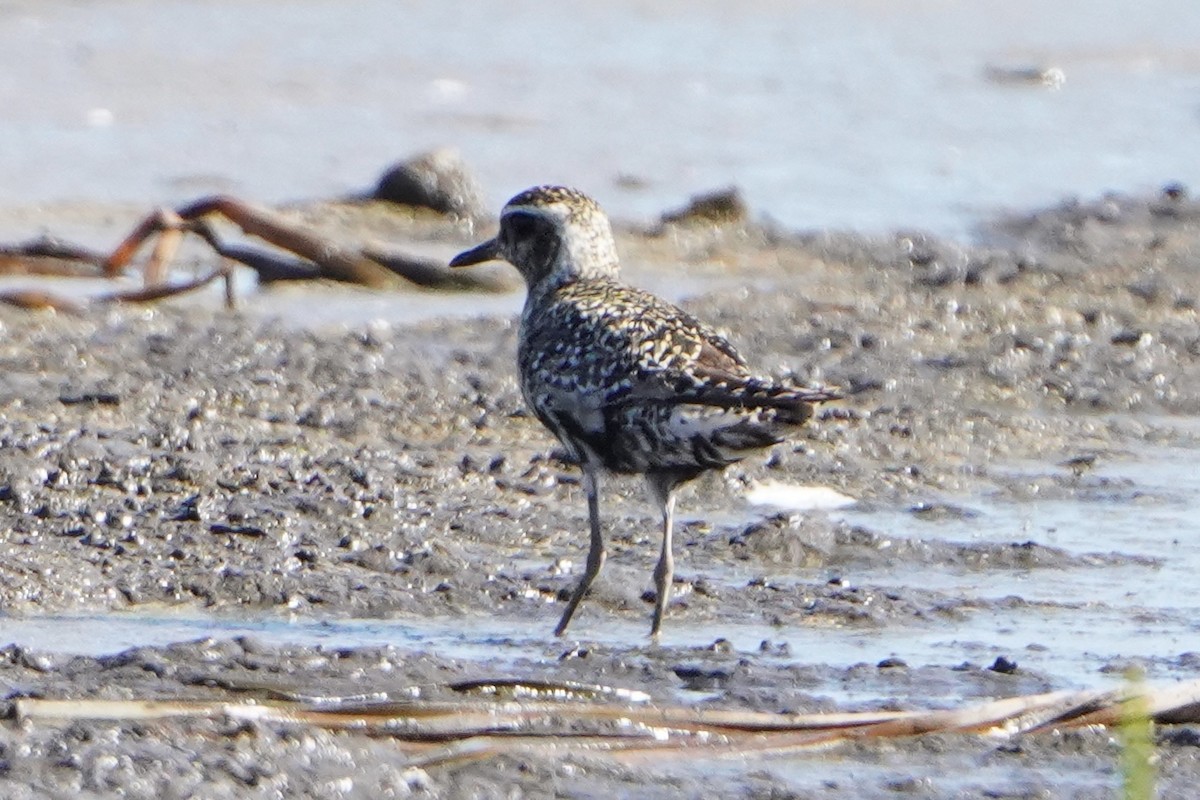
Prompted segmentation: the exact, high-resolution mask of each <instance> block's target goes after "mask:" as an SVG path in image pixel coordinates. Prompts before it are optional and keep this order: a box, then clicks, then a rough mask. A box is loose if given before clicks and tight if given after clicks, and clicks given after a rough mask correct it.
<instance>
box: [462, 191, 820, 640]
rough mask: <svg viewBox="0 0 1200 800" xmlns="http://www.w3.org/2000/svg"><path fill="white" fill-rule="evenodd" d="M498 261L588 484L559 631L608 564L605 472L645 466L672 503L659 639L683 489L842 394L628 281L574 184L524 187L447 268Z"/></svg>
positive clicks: (525, 341) (531, 377)
mask: <svg viewBox="0 0 1200 800" xmlns="http://www.w3.org/2000/svg"><path fill="white" fill-rule="evenodd" d="M495 258H501V259H504V260H507V261H509V262H510V263H512V264H513V265H514V266H516V268H517V269H518V271H520V273H521V275H522V276H523V277H524V279H525V281H526V284H527V285H528V291H529V294H528V297H527V299H526V303H525V308H524V311H523V312H522V314H521V330H520V335H519V344H518V353H517V362H518V369H519V373H520V383H521V391H522V393H523V395H524V397H525V401H526V402H527V403H528V404H529V406H530V408H531V409H532V410H533V412H534V414H535V415H536V416H537V418H538V419H539V420H541V422H542V423H543V424H545V425H546V427H547V428H549V429H550V430H551V431H553V432H554V434H555V435H556V436H557V437H558V438H559V440H560V441H561V442H562V443H563V445H564V446H565V447H566V448H567V449H568V450H569V451H570V452H571V454H572V455H573V456H574V457H575V458H576V459H577V460H578V461H579V463H580V464H581V466H582V468H583V470H584V477H585V488H588V490H589V492H588V501H589V511H590V512H591V514H590V515H591V517H592V552H590V553H589V559H588V570H587V572H586V573H585V575H584V576H583V579H582V580H581V582H580V585H579V586H578V587H577V589H576V591H575V594H574V595H573V597H572V599H571V603H570V604H569V605H568V607H567V610H566V612H565V613H564V615H563V618H562V620H561V622H560V623H559V627H558V630H557V632H558V633H560V634H561V633H562V632H563V631H564V630H565V629H566V626H567V624H568V623H569V621H570V618H571V615H572V614H573V613H574V610H575V607H576V606H577V605H578V603H579V601H580V600H581V599H582V597H583V595H584V594H585V593H586V592H587V589H588V586H590V584H591V581H592V579H594V578H595V573H596V572H598V571H599V565H600V564H602V563H603V560H604V550H603V541H602V539H601V538H600V534H599V523H598V511H597V510H596V508H597V503H598V501H597V499H596V497H595V494H596V491H597V489H596V487H597V485H598V476H599V472H601V471H609V472H616V473H632V474H640V475H644V476H645V477H646V479H647V481H648V483H649V485H650V488H651V490H652V491H653V493H654V495H655V496H656V497H657V498H658V499H659V500H660V502H661V504H662V507H663V508H662V511H663V525H664V542H663V545H664V546H663V553H662V555H661V556H660V559H659V565H658V567H657V568H656V570H655V578H656V584H657V590H658V598H657V603H656V607H655V616H654V622H653V624H652V629H651V633H652V634H657V632H658V630H659V626H660V624H661V619H662V615H663V612H664V610H665V606H666V599H667V594H668V592H669V589H670V580H671V572H672V569H671V554H670V538H671V516H672V510H673V506H674V491H675V489H676V488H677V487H678V486H679V485H680V484H682V483H684V482H686V481H688V480H691V479H693V478H695V477H697V476H699V475H700V474H701V473H703V472H705V471H706V470H716V469H722V468H724V467H726V466H728V465H730V464H732V463H734V462H736V461H739V460H741V459H742V458H745V457H746V456H748V455H751V454H752V453H754V452H755V451H758V450H761V449H763V448H766V447H769V446H771V445H773V444H776V443H778V442H780V441H782V439H783V437H784V436H785V435H786V433H787V431H788V430H789V429H792V428H794V427H796V426H798V425H801V424H803V423H804V422H806V421H807V420H808V419H809V418H810V417H811V416H812V409H813V404H814V403H819V402H822V401H826V400H832V399H836V397H837V395H836V393H834V392H832V391H830V390H828V389H823V388H809V387H800V386H792V385H788V384H784V383H779V382H775V381H772V380H770V379H767V378H763V377H758V376H755V375H754V374H753V373H752V371H751V370H750V367H749V366H748V365H747V364H746V362H745V360H744V359H743V358H742V357H741V356H740V355H739V354H738V353H737V351H736V350H735V349H734V347H733V345H731V344H730V343H729V342H728V341H727V340H726V339H725V338H724V337H722V336H721V335H719V334H718V333H717V332H716V331H714V330H713V329H711V328H709V327H708V326H706V325H704V324H703V323H701V322H699V321H698V320H696V319H695V318H694V317H692V316H691V315H690V314H688V313H686V312H684V311H683V310H681V309H679V308H677V307H676V306H674V305H672V304H670V303H668V302H666V301H664V300H662V299H660V298H658V297H656V296H654V295H652V294H649V293H647V292H644V291H641V290H638V289H635V288H632V287H630V286H627V285H625V284H623V283H621V281H620V279H619V274H618V273H619V262H618V259H617V253H616V246H615V243H614V240H613V235H612V229H611V227H610V225H609V221H608V218H607V217H606V216H605V214H604V212H603V211H601V209H600V207H599V206H598V205H597V204H596V202H595V201H594V200H592V199H591V198H589V197H588V196H586V195H584V194H582V193H580V192H578V191H575V190H573V189H568V188H564V187H556V186H541V187H536V188H533V189H529V190H527V191H525V192H522V193H521V194H519V195H517V196H516V197H514V198H513V199H512V200H510V201H509V202H508V204H507V205H506V206H505V207H504V210H503V211H502V212H501V215H500V233H499V234H498V235H497V237H496V238H495V239H492V240H489V241H487V242H484V243H483V244H481V245H479V246H478V247H475V248H473V249H472V250H469V251H467V252H465V253H462V254H460V255H459V256H457V257H456V258H455V259H454V260H453V261H451V265H452V266H466V265H469V264H475V263H480V262H482V261H485V260H490V259H495ZM597 548H599V550H598V552H597Z"/></svg>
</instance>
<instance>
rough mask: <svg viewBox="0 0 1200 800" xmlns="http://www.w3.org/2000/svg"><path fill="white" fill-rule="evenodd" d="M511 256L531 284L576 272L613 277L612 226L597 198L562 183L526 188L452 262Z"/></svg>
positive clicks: (576, 274)
mask: <svg viewBox="0 0 1200 800" xmlns="http://www.w3.org/2000/svg"><path fill="white" fill-rule="evenodd" d="M495 259H502V260H504V261H507V262H509V263H510V264H512V265H513V266H514V267H516V268H517V271H518V272H520V273H521V276H522V277H523V278H524V279H525V283H526V284H528V285H529V288H530V289H531V290H532V289H534V288H536V287H540V286H543V285H547V284H549V285H561V284H564V283H569V282H570V281H573V280H578V279H580V278H602V277H607V278H615V277H616V276H617V272H618V269H619V266H618V260H617V248H616V244H615V243H614V241H613V234H612V226H611V225H610V224H609V221H608V217H607V216H606V215H605V213H604V212H603V211H602V210H601V209H600V206H599V205H598V204H597V203H596V201H595V200H593V199H592V198H590V197H588V196H587V195H585V194H583V193H582V192H579V191H577V190H575V189H569V188H567V187H564V186H537V187H534V188H532V189H526V190H525V191H523V192H521V193H520V194H518V195H517V196H516V197H514V198H512V199H511V200H509V201H508V203H506V204H505V206H504V209H503V210H502V211H501V212H500V232H499V233H498V234H496V238H494V239H489V240H488V241H486V242H484V243H482V244H480V245H477V246H475V247H473V248H471V249H470V250H467V251H465V252H463V253H459V254H458V255H457V256H455V257H454V258H453V259H451V261H450V266H452V267H466V266H470V265H472V264H480V263H482V262H484V261H492V260H495Z"/></svg>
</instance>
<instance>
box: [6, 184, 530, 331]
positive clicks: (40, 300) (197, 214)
mask: <svg viewBox="0 0 1200 800" xmlns="http://www.w3.org/2000/svg"><path fill="white" fill-rule="evenodd" d="M213 216H218V217H222V218H224V219H226V220H228V221H229V222H231V223H233V224H234V225H237V226H238V227H239V228H241V230H242V231H243V232H244V233H246V234H248V235H250V236H254V237H257V238H259V239H262V240H264V241H266V242H268V243H269V244H271V245H273V246H274V247H275V248H278V250H267V249H263V248H258V247H253V246H251V245H248V244H233V243H227V242H224V241H222V239H221V238H220V237H219V236H218V235H217V233H216V231H215V230H214V229H213V227H212V225H210V224H209V222H208V219H209V218H211V217H213ZM189 233H190V234H192V235H195V236H198V237H200V238H201V239H203V240H204V241H205V242H206V243H207V244H208V246H209V247H211V248H212V249H213V250H214V251H215V252H216V253H217V254H218V255H220V256H221V257H222V258H223V259H225V264H223V265H222V266H221V267H220V268H219V269H217V270H214V271H213V272H211V273H209V274H208V275H205V276H203V277H201V278H197V279H195V280H191V281H187V282H184V283H180V284H170V283H168V281H167V278H168V273H169V271H170V263H171V261H172V260H173V259H174V257H175V254H176V252H177V251H178V248H179V245H180V243H181V242H182V240H183V237H184V236H185V235H186V234H189ZM150 240H154V245H153V250H152V252H151V254H150V257H149V258H148V259H147V261H146V262H145V263H144V264H143V265H142V267H141V273H142V280H143V288H142V289H140V290H134V291H124V292H114V293H111V294H107V295H104V296H102V297H100V298H97V299H98V300H99V301H100V302H151V301H154V300H159V299H162V298H165V297H172V296H175V295H180V294H184V293H186V292H190V291H194V290H196V289H199V288H201V287H203V286H206V285H207V284H209V283H211V282H212V281H213V280H216V279H217V278H219V277H223V278H224V279H225V297H226V304H227V305H229V306H232V305H233V282H232V275H231V273H230V270H229V262H237V263H239V264H243V265H245V266H248V267H250V268H251V269H253V270H254V271H255V273H256V274H257V275H258V278H259V280H260V281H262V282H273V281H295V280H316V279H329V280H335V281H342V282H347V283H355V284H358V285H361V286H366V287H369V288H385V287H392V286H397V285H401V284H402V283H404V282H408V283H410V284H414V285H416V286H420V287H423V288H431V289H442V290H450V291H473V290H475V291H506V290H508V289H510V288H512V281H510V280H508V279H507V278H505V277H503V276H502V274H501V273H497V272H488V271H480V270H474V271H470V272H464V271H462V270H451V269H449V268H448V267H447V266H446V265H445V264H442V263H440V262H438V261H435V260H433V259H427V258H419V257H414V256H412V255H409V254H406V253H401V252H397V251H391V250H384V249H381V248H378V247H372V246H364V247H361V248H360V247H354V248H352V247H346V246H344V245H341V244H338V243H337V242H334V241H332V240H330V239H328V238H326V237H324V236H321V235H320V234H317V233H315V232H314V231H312V230H310V229H309V228H307V227H305V226H304V225H302V224H300V223H297V222H293V221H291V220H289V219H287V218H286V217H285V216H284V215H281V214H278V213H276V212H274V211H271V210H269V209H266V208H263V207H261V206H256V205H253V204H250V203H247V202H244V201H242V200H239V199H237V198H235V197H230V196H227V195H214V196H211V197H204V198H201V199H199V200H196V201H195V202H192V203H189V204H187V205H185V206H182V207H180V208H178V209H176V210H171V209H159V210H157V211H154V212H153V213H151V214H148V215H147V216H146V217H144V218H143V219H142V220H140V221H139V222H138V224H137V225H135V226H134V228H133V230H131V231H130V232H129V234H128V235H126V236H125V238H124V239H122V240H121V242H120V243H119V244H118V245H117V246H116V248H115V249H114V250H113V251H112V252H111V253H109V254H107V255H105V254H102V253H97V252H95V251H92V250H89V249H87V248H83V247H78V246H76V245H72V244H70V243H67V242H63V241H61V240H57V239H51V238H45V237H43V238H40V239H35V240H32V241H29V242H26V243H24V244H19V245H14V246H11V247H2V246H0V274H2V273H7V274H40V275H56V276H68V277H92V278H96V277H99V278H117V277H120V276H122V275H124V274H125V273H126V270H127V269H128V267H129V265H130V264H131V263H132V262H133V259H134V258H135V257H136V256H137V254H138V252H139V251H140V250H141V249H142V247H143V246H144V245H145V244H146V243H147V242H149V241H150ZM0 302H4V303H7V304H9V305H15V306H19V307H22V308H29V309H34V308H55V309H59V310H63V311H72V310H74V311H78V310H79V306H78V304H76V303H73V302H71V301H69V300H67V299H65V298H60V297H56V296H55V295H53V294H51V293H49V292H33V291H27V290H23V291H12V292H6V293H2V294H0Z"/></svg>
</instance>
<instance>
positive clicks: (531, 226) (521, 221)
mask: <svg viewBox="0 0 1200 800" xmlns="http://www.w3.org/2000/svg"><path fill="white" fill-rule="evenodd" d="M506 227H507V228H508V230H509V232H510V234H511V235H512V238H513V239H529V238H532V237H533V236H534V235H536V234H537V229H538V220H537V219H536V218H535V217H533V216H530V215H529V214H512V215H510V216H509V217H508V225H507V226H506Z"/></svg>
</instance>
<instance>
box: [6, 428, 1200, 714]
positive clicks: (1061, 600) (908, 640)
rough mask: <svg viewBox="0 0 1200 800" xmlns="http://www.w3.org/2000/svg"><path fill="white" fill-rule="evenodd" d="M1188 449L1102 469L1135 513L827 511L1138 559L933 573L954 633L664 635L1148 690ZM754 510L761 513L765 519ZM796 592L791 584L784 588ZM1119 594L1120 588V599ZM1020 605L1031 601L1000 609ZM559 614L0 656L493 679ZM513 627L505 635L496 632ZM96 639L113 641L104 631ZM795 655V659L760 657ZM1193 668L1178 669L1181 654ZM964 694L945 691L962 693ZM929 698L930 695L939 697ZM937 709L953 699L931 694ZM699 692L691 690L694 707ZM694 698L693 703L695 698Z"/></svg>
mask: <svg viewBox="0 0 1200 800" xmlns="http://www.w3.org/2000/svg"><path fill="white" fill-rule="evenodd" d="M1196 455H1197V453H1196V450H1195V449H1194V448H1192V447H1155V448H1147V449H1145V450H1144V451H1143V452H1139V453H1137V454H1136V458H1134V459H1130V460H1123V461H1118V462H1114V463H1110V464H1103V463H1102V464H1101V465H1100V466H1099V467H1098V468H1097V471H1098V472H1100V473H1102V474H1103V476H1105V477H1108V478H1111V479H1113V480H1116V481H1120V482H1128V483H1127V484H1123V485H1128V486H1130V487H1131V491H1132V492H1133V493H1134V494H1136V495H1138V496H1139V497H1140V498H1141V499H1140V500H1139V501H1138V502H1132V503H1131V502H1117V501H1106V500H1104V499H1084V500H1072V501H1067V500H1053V501H1046V502H1032V503H1020V504H1018V503H1013V502H1008V501H998V500H995V499H990V498H987V497H973V498H954V499H955V501H957V502H961V504H962V505H964V506H966V507H969V508H970V509H972V510H973V511H974V512H977V516H974V517H972V518H971V519H969V520H965V521H962V520H959V521H953V522H930V521H923V520H922V519H920V518H919V517H918V516H916V515H914V514H912V513H910V512H909V511H907V510H904V509H883V510H856V509H853V508H851V509H840V510H834V511H830V512H811V513H831V514H833V515H835V516H838V517H841V518H844V519H846V520H847V521H849V522H852V523H854V524H859V525H864V526H867V527H869V528H871V529H872V530H875V531H878V532H881V533H886V534H887V535H888V536H890V537H892V538H895V539H899V538H912V539H926V540H931V539H943V540H948V541H959V542H969V541H977V542H999V543H1009V542H1025V541H1035V542H1037V543H1039V544H1044V545H1051V546H1054V547H1058V548H1062V549H1063V550H1066V551H1067V552H1068V553H1070V554H1072V555H1086V554H1092V553H1100V554H1108V553H1116V554H1120V555H1121V556H1127V557H1133V558H1130V559H1129V560H1128V562H1127V563H1119V564H1115V565H1114V564H1104V565H1085V566H1078V567H1072V568H1067V569H1054V568H1047V567H1039V568H1037V569H1036V570H1032V571H1025V570H1019V569H966V568H955V567H946V566H939V565H937V564H930V565H926V566H924V567H923V568H922V571H921V579H920V585H921V586H922V587H923V588H925V589H930V590H936V591H939V592H943V593H945V594H947V595H949V596H951V597H963V598H973V599H974V600H976V601H977V605H976V607H974V608H971V609H969V610H968V611H967V612H966V617H965V618H963V619H957V620H955V621H954V622H953V623H948V622H946V621H930V622H902V621H901V622H891V623H889V624H888V625H886V626H884V627H881V628H871V629H839V628H828V627H815V626H814V627H786V628H780V627H777V626H771V625H766V624H757V623H747V622H744V621H721V622H713V621H707V622H705V623H703V624H701V625H696V626H688V625H687V624H686V623H685V622H684V621H683V620H679V619H675V620H672V621H671V624H669V625H667V626H666V627H665V629H664V632H663V637H662V644H663V645H664V646H666V647H668V648H681V649H685V650H686V649H690V648H703V647H705V646H706V645H709V644H711V643H712V642H713V641H714V640H715V639H717V638H724V639H726V640H728V642H729V643H730V644H731V645H732V647H733V648H734V649H735V650H736V651H737V652H740V653H754V654H755V658H756V659H760V660H761V659H766V660H769V661H784V662H794V663H798V664H816V663H819V664H825V665H828V666H830V667H834V668H839V667H849V666H852V665H855V664H863V663H867V664H874V663H877V662H878V661H880V660H881V659H883V658H886V657H889V656H894V657H899V658H902V659H903V660H904V661H906V662H907V663H908V664H910V665H912V666H914V667H915V666H922V665H939V666H947V667H949V666H956V665H960V664H963V663H971V664H974V665H976V666H977V667H985V666H987V665H989V664H991V663H992V662H993V661H994V660H995V659H996V658H997V657H999V656H1004V657H1006V658H1008V659H1010V660H1014V661H1016V662H1017V663H1018V664H1019V665H1020V666H1021V667H1022V668H1023V669H1026V670H1032V671H1034V672H1036V673H1040V674H1043V675H1045V676H1047V677H1048V678H1050V679H1051V680H1053V682H1054V684H1055V685H1056V686H1057V687H1060V688H1068V687H1077V688H1094V687H1097V686H1103V685H1106V684H1114V685H1115V684H1116V683H1118V682H1119V681H1121V680H1122V679H1123V669H1124V667H1125V666H1127V665H1129V664H1132V663H1137V664H1138V665H1139V666H1141V667H1142V668H1143V669H1144V670H1145V672H1146V674H1147V676H1148V677H1150V678H1152V679H1158V680H1163V679H1173V678H1178V677H1181V676H1183V675H1189V676H1190V675H1191V674H1192V671H1193V670H1194V659H1195V656H1194V654H1195V653H1196V652H1197V650H1200V648H1198V647H1197V642H1200V622H1198V620H1200V596H1198V595H1197V594H1196V593H1195V592H1191V591H1189V590H1188V588H1187V587H1189V586H1190V585H1191V583H1192V579H1193V576H1194V575H1195V574H1197V571H1198V570H1200V541H1197V540H1196V539H1195V537H1191V536H1187V535H1178V536H1176V535H1174V533H1173V532H1178V533H1179V534H1185V533H1186V532H1187V531H1190V530H1191V529H1192V528H1193V523H1192V520H1194V519H1195V517H1196V514H1197V513H1198V512H1200V503H1198V500H1197V498H1200V475H1198V474H1196V472H1195V471H1194V470H1192V469H1191V468H1190V465H1191V464H1192V463H1194V459H1195V457H1196ZM755 508H756V507H754V506H747V513H748V514H750V515H755V514H761V513H762V512H761V511H757V512H756V511H755V510H754V509H755ZM773 577H775V578H777V579H779V580H780V581H786V580H794V579H795V577H796V576H789V575H786V574H782V575H777V576H773ZM843 577H844V578H845V579H847V580H849V581H850V583H851V584H855V585H862V586H870V587H873V588H881V589H886V588H887V587H897V588H903V587H905V586H911V585H912V581H913V576H912V574H911V572H910V571H908V570H906V569H905V568H904V567H899V568H892V567H881V568H877V569H863V570H856V571H854V572H853V573H852V574H848V575H844V576H843ZM706 578H707V579H708V580H713V581H718V582H724V583H728V584H729V585H731V586H733V585H744V583H745V580H746V579H747V575H743V574H741V572H740V570H739V567H738V566H736V564H734V565H730V566H729V567H728V568H724V569H722V568H717V569H716V570H715V571H706ZM1113 586H1120V587H1122V589H1123V591H1121V592H1113V591H1112V587H1113ZM1011 597H1019V598H1022V599H1023V600H1024V601H1025V602H1024V603H1018V604H1015V605H1014V604H1011V603H1003V602H1001V601H1003V600H1005V598H1011ZM552 616H553V613H552V612H550V611H547V613H546V614H544V615H541V616H539V617H537V618H534V619H528V620H514V619H508V618H506V619H505V620H504V622H503V625H502V626H500V625H497V624H495V623H494V621H492V620H490V619H488V618H486V617H480V618H445V619H439V618H428V619H425V618H422V619H418V618H411V617H398V618H394V619H324V620H314V619H310V618H304V617H285V616H280V615H275V614H271V615H266V616H255V617H246V616H235V615H225V616H211V615H203V614H197V613H196V612H194V611H187V612H177V611H173V610H170V609H164V610H160V611H139V612H136V613H105V614H100V615H65V616H45V617H31V618H0V644H9V643H16V644H20V645H22V646H25V647H30V648H33V649H35V650H39V651H47V652H54V653H72V654H84V655H103V654H111V653H116V652H120V651H122V650H125V649H127V648H130V647H140V646H155V645H166V644H169V643H172V642H178V641H186V640H192V639H197V638H202V637H217V638H227V637H233V636H252V637H255V638H256V639H259V640H262V641H264V642H267V643H269V644H298V645H311V646H322V647H326V648H343V647H361V646H379V645H393V646H396V647H399V648H402V649H414V650H422V651H426V652H437V653H439V654H440V655H442V656H444V657H447V658H454V659H463V660H465V661H468V662H474V663H478V664H487V665H488V668H489V669H491V670H493V671H494V672H495V673H497V674H501V673H503V672H504V670H505V669H506V668H507V667H508V666H510V665H512V664H515V663H517V662H519V661H524V662H532V663H547V664H552V663H554V662H555V661H557V660H558V659H559V658H560V657H561V655H562V652H563V651H564V648H566V647H568V646H569V643H568V642H564V641H563V640H560V639H556V638H555V637H553V636H552V635H551V634H550V629H551V623H552V619H551V617H552ZM501 630H502V631H503V632H502V633H501V632H500V631H501ZM98 631H102V634H100V635H98ZM582 635H583V638H584V639H585V640H586V641H588V642H590V643H593V644H597V645H606V646H611V647H616V648H622V647H629V646H636V645H637V644H638V643H640V642H643V641H644V637H645V629H644V620H640V619H639V620H635V621H623V620H616V619H613V618H612V617H609V616H605V615H595V616H594V617H592V618H589V619H588V620H587V625H586V633H585V634H582ZM764 641H770V642H771V643H772V644H773V645H775V646H779V645H783V644H786V645H787V651H786V652H785V653H784V654H782V655H781V654H780V653H779V652H776V650H774V649H772V650H771V651H770V652H761V651H760V648H759V645H760V643H762V642H764ZM1188 653H1191V654H1193V655H1192V656H1189V657H1185V658H1181V656H1184V655H1185V654H1188ZM955 689H956V687H952V686H946V687H945V690H946V691H950V692H953V691H955ZM876 691H877V687H874V686H867V687H861V688H856V687H855V686H853V685H847V684H844V683H841V682H831V683H830V684H828V685H827V686H823V687H822V688H821V689H820V690H819V693H820V694H824V695H827V696H830V697H834V698H836V699H838V700H841V701H845V702H854V701H865V700H870V699H871V698H872V697H873V693H874V692H876ZM929 692H933V694H930V693H929ZM929 692H927V693H926V698H927V700H928V701H929V702H933V703H936V702H939V701H943V702H953V701H954V700H955V699H956V698H954V697H951V696H947V697H939V696H937V695H936V688H935V687H931V688H930V690H929ZM688 696H689V695H687V693H685V694H684V699H686V698H687V697H688ZM693 699H695V698H693Z"/></svg>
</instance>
